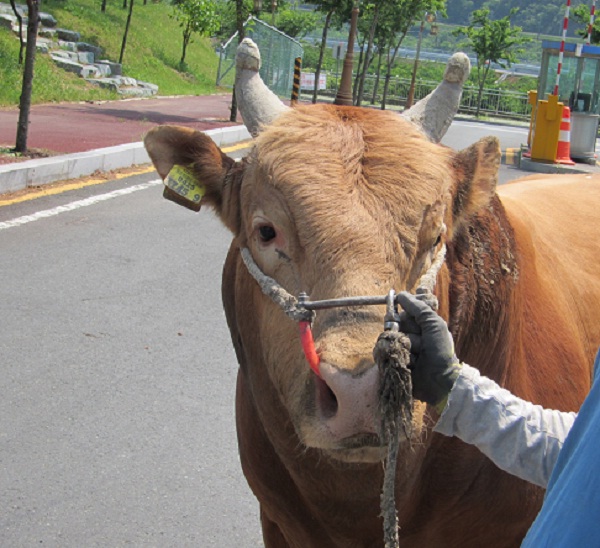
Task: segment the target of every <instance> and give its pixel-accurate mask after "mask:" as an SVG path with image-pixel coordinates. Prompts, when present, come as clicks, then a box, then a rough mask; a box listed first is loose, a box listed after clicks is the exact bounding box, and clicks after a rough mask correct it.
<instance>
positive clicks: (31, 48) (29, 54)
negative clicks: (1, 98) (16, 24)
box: [15, 0, 40, 154]
mask: <svg viewBox="0 0 600 548" xmlns="http://www.w3.org/2000/svg"><path fill="white" fill-rule="evenodd" d="M27 8H28V21H27V47H26V48H25V66H24V67H23V86H22V88H21V97H20V99H19V121H18V123H17V140H16V144H15V151H16V152H20V153H22V154H24V153H25V152H27V133H28V131H29V111H30V110H31V93H32V91H33V68H34V66H35V51H36V46H35V42H36V39H37V31H38V24H39V11H40V4H39V0H27Z"/></svg>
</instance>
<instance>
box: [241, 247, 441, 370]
mask: <svg viewBox="0 0 600 548" xmlns="http://www.w3.org/2000/svg"><path fill="white" fill-rule="evenodd" d="M240 253H241V256H242V260H243V261H244V264H245V265H246V268H247V269H248V272H249V273H250V275H251V276H252V277H253V278H254V279H255V280H256V282H257V283H258V285H259V286H260V289H261V291H262V292H263V293H264V294H265V295H266V296H267V297H269V298H270V299H271V300H272V301H273V302H274V303H275V304H276V305H277V306H279V308H281V309H282V310H283V312H285V314H286V315H287V316H288V317H289V318H290V319H292V320H294V321H296V322H298V324H299V328H300V340H301V343H302V348H303V349H304V355H305V356H306V360H307V361H308V364H309V366H310V368H311V369H312V370H313V372H314V373H315V374H316V375H318V376H319V377H320V376H321V374H320V369H319V363H320V360H319V357H318V355H317V352H316V350H315V346H314V341H313V336H312V329H311V325H312V323H313V321H314V319H315V315H316V314H315V311H316V310H323V309H327V308H338V307H348V306H369V305H381V304H385V305H387V313H386V317H385V320H384V328H385V330H386V331H387V330H390V329H391V330H395V331H398V327H397V324H398V322H397V312H396V309H397V306H398V303H397V299H396V296H395V293H394V291H393V290H392V291H391V292H390V293H389V294H388V295H373V296H360V297H342V298H337V299H325V300H320V301H311V300H309V298H308V295H307V294H306V293H300V295H299V296H298V298H296V297H294V296H293V295H292V294H290V293H288V291H286V290H285V289H284V288H283V287H282V286H281V285H280V284H279V282H277V281H276V280H274V279H273V278H271V277H270V276H267V275H266V274H265V273H264V272H263V271H262V270H261V269H260V268H259V267H258V265H257V264H256V263H255V262H254V258H253V257H252V253H251V252H250V250H249V249H248V248H247V247H243V248H241V249H240ZM445 258H446V246H445V245H442V247H441V248H440V249H439V250H438V252H437V254H436V256H435V259H434V260H433V262H432V264H431V266H430V267H429V269H428V270H427V272H425V274H423V275H422V276H421V278H420V279H419V283H418V285H417V289H416V291H415V293H416V294H417V295H418V296H419V298H420V299H422V300H424V301H425V302H427V304H429V305H430V306H431V308H433V309H434V310H437V308H438V302H437V298H436V296H435V295H434V294H433V289H434V288H435V283H436V279H437V275H438V273H439V271H440V269H441V268H442V265H443V264H444V260H445ZM390 295H391V297H390ZM390 298H391V299H392V302H390ZM394 323H395V324H396V327H395V328H394V326H393V324H394Z"/></svg>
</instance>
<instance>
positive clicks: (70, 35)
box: [56, 29, 81, 42]
mask: <svg viewBox="0 0 600 548" xmlns="http://www.w3.org/2000/svg"><path fill="white" fill-rule="evenodd" d="M56 34H57V35H58V38H59V39H60V40H65V41H66V42H79V41H80V40H81V34H80V33H78V32H75V31H74V30H67V29H56Z"/></svg>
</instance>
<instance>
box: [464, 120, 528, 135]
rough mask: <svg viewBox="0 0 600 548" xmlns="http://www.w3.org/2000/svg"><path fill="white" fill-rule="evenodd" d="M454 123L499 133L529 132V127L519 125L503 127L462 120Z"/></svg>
mask: <svg viewBox="0 0 600 548" xmlns="http://www.w3.org/2000/svg"><path fill="white" fill-rule="evenodd" d="M454 124H456V125H457V126H462V127H469V128H475V129H481V130H485V131H486V132H489V131H494V132H499V133H529V128H527V127H519V126H511V127H501V126H491V125H487V126H485V127H484V126H483V125H482V124H477V123H473V122H463V121H460V120H459V121H457V122H454ZM492 128H493V129H492Z"/></svg>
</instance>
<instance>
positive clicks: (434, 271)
mask: <svg viewBox="0 0 600 548" xmlns="http://www.w3.org/2000/svg"><path fill="white" fill-rule="evenodd" d="M241 255H242V260H243V261H244V264H245V265H246V268H247V269H248V272H250V274H251V276H252V277H253V278H254V279H255V280H256V282H257V283H258V285H259V286H260V288H261V290H262V292H263V293H264V294H265V295H267V296H268V297H269V298H270V299H271V300H272V301H273V302H274V303H275V304H277V305H278V306H279V307H280V308H281V309H282V310H283V311H284V312H285V313H286V315H287V316H288V317H290V318H291V319H293V320H294V321H297V322H298V325H299V327H300V341H301V343H302V349H303V350H304V355H305V357H306V360H307V362H308V364H309V366H310V368H311V369H312V370H313V372H314V373H315V374H316V375H317V376H318V377H321V373H320V367H319V365H320V358H319V355H318V354H317V352H316V350H315V343H314V340H313V336H312V330H311V324H312V322H313V320H314V318H315V315H316V312H315V311H316V310H322V309H327V308H336V307H348V306H366V305H381V304H385V305H386V313H385V316H384V320H383V326H384V331H383V333H381V334H380V335H379V338H378V339H377V343H376V344H375V348H374V349H373V358H374V360H375V363H376V364H377V367H378V368H379V373H380V376H381V385H380V388H379V412H380V415H381V432H382V436H384V439H386V440H387V457H386V459H385V464H384V468H385V471H384V478H383V487H382V492H381V501H380V504H381V516H382V518H383V537H384V545H385V548H397V547H398V545H399V537H398V528H399V525H398V513H397V511H396V494H395V491H396V489H395V487H396V465H397V460H398V450H399V444H400V441H399V440H400V437H399V434H400V430H401V429H402V430H403V431H404V434H405V436H406V438H407V439H411V435H412V411H413V397H412V377H411V373H410V369H409V367H408V366H409V363H410V340H409V339H408V337H407V336H406V335H405V334H404V333H401V332H400V324H399V320H400V318H399V315H398V311H397V308H398V302H397V297H396V293H395V291H394V290H393V289H392V290H390V292H389V293H388V294H387V295H376V296H362V297H343V298H338V299H326V300H320V301H310V300H309V298H308V295H307V294H306V293H300V295H299V296H298V298H296V297H294V296H293V295H291V294H290V293H288V292H287V291H286V290H285V289H284V288H283V287H282V286H281V285H280V284H279V283H278V282H277V281H276V280H274V279H273V278H271V277H269V276H267V275H266V274H265V273H264V272H262V270H260V268H259V267H258V266H257V264H256V263H255V262H254V259H253V258H252V254H251V253H250V250H249V249H248V248H246V247H244V248H242V249H241ZM445 258H446V246H445V245H442V247H441V248H440V249H439V250H438V252H437V254H436V256H435V258H434V260H433V262H432V264H431V266H430V267H429V269H428V270H427V272H425V274H423V275H422V276H421V278H420V279H419V283H418V285H417V289H416V294H417V295H418V297H419V299H421V300H424V301H425V302H426V303H427V304H429V306H431V308H433V309H434V310H437V308H438V301H437V298H436V297H435V295H434V294H433V289H434V288H435V283H436V280H437V275H438V273H439V271H440V269H441V268H442V265H443V264H444V260H445Z"/></svg>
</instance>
